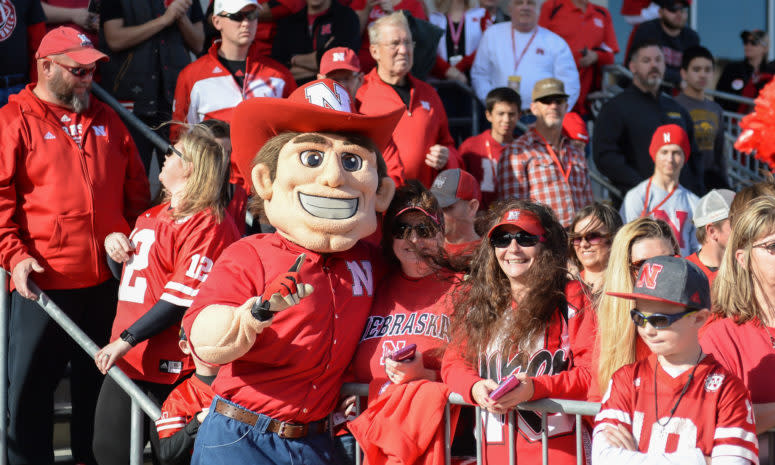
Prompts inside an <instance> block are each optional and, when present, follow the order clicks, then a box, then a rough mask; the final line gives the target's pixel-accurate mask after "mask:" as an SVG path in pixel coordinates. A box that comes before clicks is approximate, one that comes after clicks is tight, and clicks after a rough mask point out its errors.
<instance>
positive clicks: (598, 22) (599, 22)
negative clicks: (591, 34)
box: [592, 18, 603, 29]
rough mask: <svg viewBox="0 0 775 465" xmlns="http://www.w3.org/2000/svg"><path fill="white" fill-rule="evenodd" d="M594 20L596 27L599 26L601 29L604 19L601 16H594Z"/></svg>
mask: <svg viewBox="0 0 775 465" xmlns="http://www.w3.org/2000/svg"><path fill="white" fill-rule="evenodd" d="M592 22H593V23H595V26H596V27H599V28H601V29H602V28H603V20H602V19H600V18H594V19H593V20H592Z"/></svg>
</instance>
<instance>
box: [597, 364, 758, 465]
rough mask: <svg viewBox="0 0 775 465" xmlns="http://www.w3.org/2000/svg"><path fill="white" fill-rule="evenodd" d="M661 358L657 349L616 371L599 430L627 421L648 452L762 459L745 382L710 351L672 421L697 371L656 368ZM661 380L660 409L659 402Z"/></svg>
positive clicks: (753, 460) (624, 423) (601, 416)
mask: <svg viewBox="0 0 775 465" xmlns="http://www.w3.org/2000/svg"><path fill="white" fill-rule="evenodd" d="M656 361H657V356H656V355H653V354H652V355H651V356H649V358H647V359H645V360H641V361H640V362H636V363H633V364H631V365H627V366H625V367H622V368H620V369H619V370H618V371H617V372H616V373H614V376H613V378H612V379H611V384H610V385H609V388H608V392H607V393H606V395H605V396H604V397H603V406H602V407H601V409H600V413H598V414H597V416H596V417H595V432H594V434H597V433H598V432H599V431H600V430H601V429H602V428H604V427H605V425H624V426H626V427H627V428H628V429H629V430H630V431H631V432H632V435H633V436H634V437H635V441H636V442H637V444H638V450H639V451H640V452H643V453H654V454H663V453H672V452H676V451H678V450H679V449H681V450H685V449H687V448H691V449H694V448H698V449H700V450H702V453H703V455H705V456H709V457H713V458H716V457H719V456H734V457H741V458H744V459H748V460H750V461H751V462H753V463H758V453H759V452H758V450H759V448H758V441H757V439H756V432H755V429H754V419H753V410H752V405H751V400H750V396H749V395H748V391H747V390H746V388H745V386H744V385H743V383H742V382H741V381H740V380H739V379H738V378H737V377H736V376H734V375H732V374H731V373H730V372H729V371H727V370H726V369H725V368H724V367H722V366H721V365H720V364H719V363H718V362H717V361H716V359H715V358H713V356H712V355H706V356H705V358H704V359H703V360H702V361H700V363H699V365H698V366H697V370H696V372H695V373H694V378H693V380H692V382H691V383H690V385H689V388H688V390H687V391H686V394H685V395H684V397H683V399H681V402H679V404H678V408H676V410H675V413H674V414H673V417H672V419H670V420H669V421H668V418H669V417H670V410H671V409H672V408H673V405H675V403H676V401H677V400H678V396H679V395H680V394H681V391H682V390H683V388H684V385H685V384H686V382H687V381H688V379H689V375H690V374H691V372H692V370H691V369H690V370H686V371H684V372H683V373H681V374H680V375H678V376H676V377H675V378H673V377H672V376H670V375H669V374H668V373H666V372H665V370H663V369H662V368H661V367H656V369H655V366H656ZM655 371H656V375H655ZM654 376H656V380H654ZM655 383H656V386H657V395H656V397H657V398H658V401H657V404H658V406H659V412H655V406H654V400H655V397H654V386H655ZM665 423H666V424H665ZM661 425H665V426H661Z"/></svg>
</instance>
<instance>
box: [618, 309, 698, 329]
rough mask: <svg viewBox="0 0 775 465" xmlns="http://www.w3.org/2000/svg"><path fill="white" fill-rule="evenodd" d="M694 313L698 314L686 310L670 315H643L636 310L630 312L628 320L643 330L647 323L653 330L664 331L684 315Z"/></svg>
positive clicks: (696, 310)
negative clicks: (630, 319)
mask: <svg viewBox="0 0 775 465" xmlns="http://www.w3.org/2000/svg"><path fill="white" fill-rule="evenodd" d="M694 312H699V310H698V309H693V310H687V311H685V312H681V313H674V314H672V315H665V314H664V313H643V312H641V311H640V310H638V309H637V308H633V309H632V310H630V318H632V322H633V323H635V326H637V327H639V328H645V327H646V322H648V323H649V324H650V325H651V326H653V327H654V329H665V328H667V327H669V326H670V325H672V324H673V323H675V322H676V321H678V320H680V319H681V318H683V317H685V316H686V315H688V314H690V313H694Z"/></svg>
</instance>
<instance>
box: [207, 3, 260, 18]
mask: <svg viewBox="0 0 775 465" xmlns="http://www.w3.org/2000/svg"><path fill="white" fill-rule="evenodd" d="M248 5H255V6H256V8H258V2H257V1H256V0H215V4H214V5H213V14H216V15H217V14H218V13H223V12H224V11H225V12H226V13H237V12H239V11H240V10H242V9H243V8H245V7H246V6H248Z"/></svg>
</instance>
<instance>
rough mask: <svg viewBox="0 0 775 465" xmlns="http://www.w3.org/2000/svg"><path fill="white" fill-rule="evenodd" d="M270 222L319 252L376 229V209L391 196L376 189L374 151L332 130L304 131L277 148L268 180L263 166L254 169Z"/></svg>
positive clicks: (387, 182)
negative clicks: (274, 169)
mask: <svg viewBox="0 0 775 465" xmlns="http://www.w3.org/2000/svg"><path fill="white" fill-rule="evenodd" d="M252 177H253V183H254V185H255V186H256V190H257V192H258V194H259V195H260V196H261V198H262V199H264V211H265V212H266V216H267V218H268V219H269V222H270V223H271V224H272V226H274V227H275V228H277V231H278V232H279V233H280V234H282V235H283V236H284V237H286V238H287V239H289V240H291V241H292V242H295V243H297V244H299V245H302V246H303V247H305V248H308V249H310V250H315V251H318V252H323V253H328V252H338V251H343V250H347V249H349V248H351V247H352V246H353V245H355V243H356V242H357V241H358V240H359V239H361V238H363V237H366V236H368V235H369V234H371V233H373V232H374V231H375V230H376V229H377V218H376V214H375V211H384V210H385V209H386V208H387V206H388V205H389V203H390V200H391V198H392V197H393V191H394V190H395V188H394V184H393V181H392V180H391V179H390V178H388V177H385V178H383V179H382V182H381V186H380V189H379V190H377V186H378V185H379V184H380V182H379V175H378V174H377V155H376V153H375V152H374V151H373V150H371V149H369V148H366V147H364V146H363V145H359V144H358V142H356V141H352V140H348V139H347V138H346V137H344V136H342V135H338V134H333V133H305V134H300V135H298V136H296V137H295V138H294V139H292V140H291V141H290V142H288V143H286V144H285V145H284V146H283V147H282V149H281V150H280V153H279V156H278V160H277V172H276V174H275V179H274V180H273V181H271V180H269V173H268V170H267V168H266V167H265V165H257V166H256V167H255V168H254V169H253V176H252Z"/></svg>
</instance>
